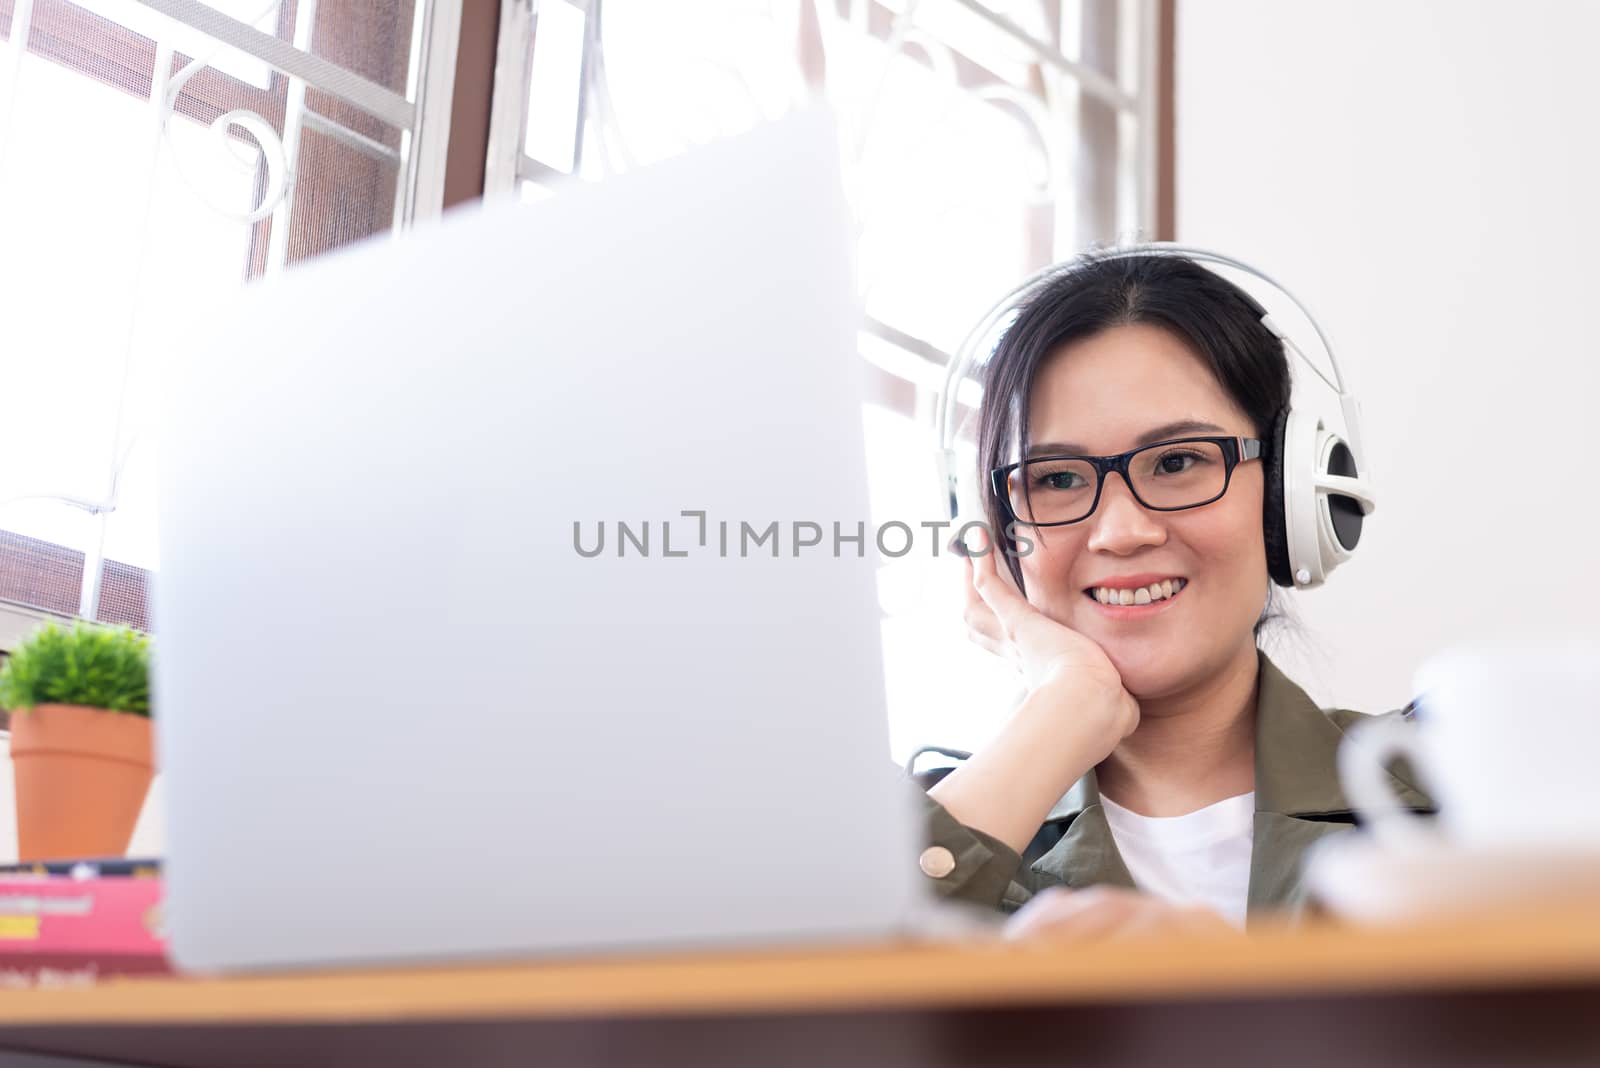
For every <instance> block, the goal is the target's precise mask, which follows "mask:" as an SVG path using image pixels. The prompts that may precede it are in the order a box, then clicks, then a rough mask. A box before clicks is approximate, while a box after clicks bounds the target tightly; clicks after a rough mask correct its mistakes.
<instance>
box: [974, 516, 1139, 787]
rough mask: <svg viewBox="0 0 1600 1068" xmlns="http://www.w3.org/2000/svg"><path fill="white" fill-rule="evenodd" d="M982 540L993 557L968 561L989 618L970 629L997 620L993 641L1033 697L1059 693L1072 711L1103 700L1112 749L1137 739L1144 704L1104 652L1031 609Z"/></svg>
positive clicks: (977, 618) (979, 616)
mask: <svg viewBox="0 0 1600 1068" xmlns="http://www.w3.org/2000/svg"><path fill="white" fill-rule="evenodd" d="M979 536H980V537H983V538H985V540H984V541H983V542H982V543H981V545H980V546H979V547H978V550H979V551H983V550H985V549H987V550H988V551H985V552H983V554H982V555H981V556H979V555H976V554H975V555H973V556H970V557H968V559H967V565H968V567H969V568H970V569H971V571H972V588H973V590H974V592H975V593H976V594H977V596H978V599H979V600H980V601H981V602H982V604H983V606H984V607H985V608H986V609H987V610H988V615H987V617H985V616H983V615H982V614H980V613H977V612H975V611H970V610H969V612H968V613H967V625H968V626H969V627H970V628H973V629H974V630H976V629H977V621H988V620H992V624H988V623H986V625H990V626H992V635H991V636H992V640H993V641H994V642H995V643H996V644H997V645H998V646H1000V647H1001V648H1002V649H1003V650H1005V654H1004V655H1008V656H1011V657H1012V658H1014V659H1015V660H1016V662H1017V666H1018V668H1019V669H1020V670H1021V672H1022V678H1023V681H1024V682H1025V683H1026V685H1027V687H1028V692H1029V694H1040V693H1051V692H1053V693H1057V694H1059V695H1060V696H1061V697H1062V699H1063V702H1064V703H1066V704H1068V705H1070V706H1072V707H1083V706H1084V704H1085V698H1086V697H1090V696H1094V697H1103V698H1105V699H1106V701H1104V702H1100V701H1096V702H1093V703H1094V704H1106V703H1109V707H1110V711H1111V714H1112V717H1113V720H1114V723H1113V724H1112V726H1113V727H1114V729H1115V737H1114V738H1112V739H1111V743H1112V745H1115V744H1116V742H1118V741H1121V740H1122V739H1123V738H1126V737H1127V736H1128V735H1130V734H1132V733H1133V731H1134V728H1135V727H1137V726H1138V725H1139V702H1138V701H1136V700H1134V697H1133V695H1132V694H1130V693H1129V692H1128V691H1127V688H1126V687H1124V686H1123V685H1122V676H1121V674H1120V673H1119V672H1118V671H1117V668H1116V665H1114V664H1112V663H1111V659H1110V657H1108V656H1106V653H1105V650H1104V649H1102V648H1100V646H1099V645H1098V644H1097V643H1096V642H1095V641H1094V640H1093V639H1091V638H1088V637H1085V636H1084V635H1082V634H1080V633H1078V632H1077V631H1075V630H1073V629H1072V628H1071V627H1068V626H1066V625H1065V624H1062V623H1058V622H1056V621H1055V620H1053V619H1051V618H1050V617H1049V616H1047V615H1045V614H1044V613H1043V612H1041V611H1039V610H1038V609H1037V608H1035V607H1034V606H1033V605H1032V604H1030V603H1029V602H1028V599H1027V598H1025V597H1023V596H1022V594H1021V593H1020V592H1019V591H1018V590H1017V587H1016V584H1015V583H1013V582H1012V581H1011V578H1010V575H1009V574H1008V573H1007V570H1008V569H1005V568H1002V567H1001V565H1000V563H999V556H1000V550H999V549H993V548H990V546H989V543H988V541H987V539H986V535H985V534H983V533H982V532H980V535H979ZM975 640H976V639H975ZM1107 751H1108V752H1109V749H1108V750H1107ZM1102 756H1103V754H1102Z"/></svg>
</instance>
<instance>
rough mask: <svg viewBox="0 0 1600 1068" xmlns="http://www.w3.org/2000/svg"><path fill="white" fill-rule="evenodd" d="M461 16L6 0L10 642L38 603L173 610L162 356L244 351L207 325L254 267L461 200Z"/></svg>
mask: <svg viewBox="0 0 1600 1068" xmlns="http://www.w3.org/2000/svg"><path fill="white" fill-rule="evenodd" d="M461 17H462V12H461V0H278V2H273V3H267V2H263V0H212V2H210V3H202V2H200V0H82V2H80V3H69V2H66V0H0V33H3V34H4V42H3V44H0V49H3V51H0V245H3V247H4V249H5V255H4V257H0V302H3V306H4V316H3V320H4V326H3V328H0V329H3V332H4V333H3V348H0V381H3V382H4V383H5V394H4V395H5V398H6V402H7V403H5V404H4V405H3V407H0V602H10V605H9V606H7V605H5V604H0V607H4V608H6V609H7V611H6V612H5V613H3V616H0V647H3V646H4V645H5V644H8V639H12V638H14V637H15V631H16V629H17V623H16V621H17V620H19V619H26V618H30V617H32V616H33V615H34V614H35V612H37V611H43V612H48V613H55V614H59V615H63V616H70V615H83V616H86V617H89V618H95V619H101V620H106V621H114V622H122V623H129V624H132V625H134V626H137V627H140V628H144V629H148V628H149V627H150V619H149V608H148V598H147V593H148V585H149V581H150V576H151V574H152V573H153V572H154V570H155V569H156V568H157V567H158V566H159V560H158V559H157V555H156V545H155V513H154V500H153V495H154V483H155V475H156V472H155V470H154V463H155V458H154V450H153V448H152V447H151V446H150V444H149V440H148V438H149V435H147V434H146V433H145V431H146V428H147V427H148V426H149V424H150V422H151V420H152V418H153V416H154V406H155V399H156V398H155V391H154V384H155V382H156V378H157V375H158V373H159V370H160V366H161V361H162V359H163V358H164V357H165V356H166V355H167V354H168V353H170V352H172V351H174V350H176V349H181V348H187V347H189V346H193V345H196V344H199V345H203V346H205V347H207V348H208V349H214V350H215V352H216V354H217V358H219V359H225V358H226V353H227V346H228V337H227V336H226V334H222V335H219V336H216V337H209V338H196V337H194V336H192V334H189V333H186V331H191V330H193V329H196V328H197V327H195V326H194V325H193V324H196V323H198V322H203V321H204V319H203V317H200V316H197V315H196V314H195V312H196V311H197V309H200V308H203V307H204V306H206V305H208V304H210V303H212V302H214V301H217V300H219V299H221V298H223V297H225V296H226V295H227V294H228V293H229V292H230V291H232V290H233V289H235V288H237V287H238V286H239V285H240V284H241V283H243V282H246V281H248V280H251V279H256V278H261V277H264V276H268V275H271V274H273V273H275V272H277V271H281V270H285V269H287V268H290V267H292V266H293V265H294V264H295V263H297V262H299V261H301V260H304V259H307V258H309V257H312V256H315V255H318V254H319V253H321V252H324V251H327V250H329V249H332V248H336V247H338V246H340V245H343V244H346V243H348V242H351V241H355V240H358V239H361V238H366V237H370V236H372V235H375V234H381V233H384V232H386V231H389V230H391V229H393V228H395V227H397V226H404V225H406V224H407V223H409V222H410V221H412V220H414V219H417V218H421V217H424V216H427V215H429V214H434V213H437V212H438V211H439V209H440V205H441V203H442V199H443V189H444V178H445V175H444V163H445V155H446V148H447V138H446V136H445V135H446V134H447V133H448V130H449V111H450V103H451V88H452V84H453V79H454V76H455V62H456V54H455V53H456V45H457V40H458V33H459V29H460V26H461ZM229 329H240V330H245V329H249V324H247V323H241V324H236V325H230V327H229ZM18 606H21V607H25V608H27V609H31V610H35V612H23V611H20V610H19V609H18Z"/></svg>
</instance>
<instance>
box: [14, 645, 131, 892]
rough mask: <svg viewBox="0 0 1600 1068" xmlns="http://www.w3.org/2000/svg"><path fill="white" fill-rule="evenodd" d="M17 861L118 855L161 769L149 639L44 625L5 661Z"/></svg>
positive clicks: (121, 851) (121, 852) (126, 842)
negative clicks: (153, 726) (156, 753)
mask: <svg viewBox="0 0 1600 1068" xmlns="http://www.w3.org/2000/svg"><path fill="white" fill-rule="evenodd" d="M0 708H5V709H8V710H9V711H10V713H11V760H12V765H13V771H14V778H15V782H16V795H17V854H18V859H20V860H57V859H68V858H75V857H104V856H120V855H122V854H124V853H126V852H127V849H128V841H129V839H131V838H132V837H133V827H134V824H135V823H136V822H138V819H139V811H140V809H142V808H143V807H144V799H145V795H146V794H147V793H149V790H150V780H151V778H152V777H153V776H154V774H155V767H154V765H155V761H154V757H153V754H152V748H153V746H152V742H151V735H150V639H149V638H147V637H145V636H143V635H141V634H138V633H137V632H135V631H133V630H130V629H127V628H125V627H123V628H118V627H105V626H99V625H96V624H90V623H82V622H79V623H76V624H74V625H73V627H72V629H70V630H65V629H63V628H62V627H60V626H58V625H56V624H54V623H47V624H45V625H44V626H42V627H40V628H39V629H37V630H35V631H34V633H33V634H32V635H30V636H29V637H28V638H27V639H26V640H25V641H24V642H23V643H22V644H21V645H19V646H18V647H17V648H16V649H15V650H13V651H12V653H11V656H10V659H8V660H7V661H6V662H5V665H4V666H3V667H0Z"/></svg>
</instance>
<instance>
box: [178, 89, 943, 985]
mask: <svg viewBox="0 0 1600 1068" xmlns="http://www.w3.org/2000/svg"><path fill="white" fill-rule="evenodd" d="M835 139H836V134H835V131H834V127H833V123H832V120H831V118H830V117H829V116H828V114H827V113H826V112H825V111H813V112H809V113H804V114H801V115H798V116H795V117H792V118H790V119H786V120H784V121H781V122H778V123H774V124H771V125H767V126H764V127H761V128H759V129H756V130H754V131H753V132H750V133H748V134H746V135H744V136H741V137H737V138H733V139H729V140H726V141H723V142H719V143H716V144H712V145H710V146H707V147H703V148H700V149H698V150H696V151H695V152H693V153H691V154H689V155H687V156H685V157H682V158H678V159H675V160H672V161H669V162H665V163H662V164H660V165H658V166H655V167H652V168H649V169H646V170H641V171H638V172H634V173H629V174H625V175H622V176H620V177H617V178H615V179H612V180H610V181H607V182H605V183H604V184H602V185H598V186H585V187H579V188H573V189H570V190H567V191H564V192H562V193H561V194H560V195H559V196H557V197H555V198H553V199H551V200H549V201H547V202H544V203H540V204H532V205H524V204H500V205H494V206H490V207H488V208H481V209H473V210H469V211H466V212H461V213H457V214H454V215H453V216H448V217H447V218H446V219H445V220H444V221H443V222H442V223H440V224H438V225H437V226H435V227H433V228H431V229H428V230H425V231H414V232H412V233H411V234H409V235H407V236H406V237H405V238H404V239H402V240H396V241H381V242H372V243H369V244H367V245H365V246H363V247H358V248H355V249H352V250H348V251H345V252H342V253H338V254H333V255H329V256H327V257H324V258H322V259H321V260H318V261H316V262H314V263H310V264H308V265H306V266H304V267H301V268H297V269H295V270H293V271H292V272H290V273H289V274H288V275H287V276H285V277H284V278H282V279H281V280H278V281H274V282H269V283H263V284H260V285H257V286H255V287H252V288H251V289H250V290H249V291H247V293H246V294H245V295H244V296H243V297H242V298H241V300H242V303H241V304H240V305H239V307H237V308H236V309H234V310H233V311H232V312H231V313H230V314H229V315H228V316H227V317H226V318H225V319H224V321H223V323H222V326H221V332H220V333H219V334H215V335H213V343H212V344H211V345H210V346H209V347H208V349H207V350H206V351H200V352H196V353H194V354H192V355H191V356H190V358H188V359H187V360H183V361H180V362H181V364H182V366H181V368H180V369H179V370H178V371H177V372H176V373H175V374H174V375H173V378H172V382H171V384H170V388H169V389H168V391H167V396H168V410H167V413H166V421H165V424H166V426H165V441H164V443H163V461H162V462H163V471H162V477H163V486H162V491H161V494H162V495H161V507H162V513H161V518H162V521H161V574H160V581H159V584H158V587H157V590H156V603H155V609H156V625H157V631H158V635H159V637H158V649H159V652H158V655H157V659H156V666H155V685H156V703H157V719H156V723H157V730H158V745H159V755H160V762H161V766H162V770H163V774H164V778H165V801H166V813H165V816H166V822H167V832H166V841H167V845H168V857H167V861H166V872H167V876H168V918H169V923H170V930H171V948H172V952H173V954H174V958H175V960H176V962H177V963H178V964H179V966H181V967H183V968H186V969H191V970H202V971H230V970H254V969H271V968H281V967H306V966H317V965H346V964H348V965H365V964H375V963H384V962H399V961H428V960H443V959H463V958H485V957H514V956H527V955H539V954H569V953H588V952H604V951H616V950H620V949H628V950H636V949H645V948H651V947H662V948H678V947H713V946H725V945H731V944H739V945H747V944H750V943H752V942H759V943H765V944H772V943H782V942H789V941H794V940H799V939H823V940H834V941H838V940H845V941H848V940H854V939H863V938H873V937H879V936H882V935H885V934H889V933H892V932H896V931H901V930H905V929H906V928H907V926H908V919H907V918H908V916H911V915H914V914H915V913H916V912H917V911H918V905H919V902H921V901H923V894H924V893H925V891H924V888H923V887H922V886H921V882H922V880H921V879H920V877H919V876H918V874H917V868H916V863H915V857H916V855H917V852H916V850H917V846H916V844H915V843H916V840H917V837H918V833H917V831H916V828H915V825H914V819H915V817H914V811H913V808H914V806H913V805H912V803H911V797H910V795H909V794H910V791H909V788H908V786H907V784H906V783H905V782H904V781H903V780H902V779H901V778H900V777H899V776H898V775H897V774H896V772H895V769H894V767H893V765H892V763H891V761H890V755H889V746H888V731H887V725H886V720H885V704H884V701H885V699H884V684H883V676H882V666H881V662H880V652H881V650H880V636H879V623H878V621H879V609H878V607H877V601H876V594H875V587H874V567H875V561H874V555H875V554H874V551H873V541H872V537H873V527H872V525H871V523H870V521H869V519H868V511H867V488H866V474H865V461H864V454H863V428H862V419H861V400H862V382H861V379H862V369H861V365H860V360H859V358H858V356H857V355H856V350H855V324H856V311H855V301H854V297H853V289H852V283H851V265H850V253H849V249H850V241H851V235H850V224H849V219H848V213H847V210H846V205H845V202H844V198H843V194H842V192H841V187H840V178H839V162H838V158H837V151H836V146H835ZM863 523H864V524H866V538H865V540H864V544H863V543H856V542H853V541H851V540H849V539H850V535H853V534H855V533H856V532H857V531H858V529H859V526H858V525H859V524H863ZM834 524H838V532H839V533H840V534H841V535H843V540H842V541H836V540H835V526H834ZM818 531H820V532H821V538H820V544H811V543H813V542H815V541H817V532H818Z"/></svg>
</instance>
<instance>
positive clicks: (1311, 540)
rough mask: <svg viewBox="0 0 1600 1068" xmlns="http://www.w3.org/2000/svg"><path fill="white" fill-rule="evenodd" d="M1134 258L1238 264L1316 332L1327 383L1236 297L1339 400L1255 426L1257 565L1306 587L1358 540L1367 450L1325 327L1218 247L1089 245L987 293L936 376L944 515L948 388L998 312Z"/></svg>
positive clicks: (954, 487)
mask: <svg viewBox="0 0 1600 1068" xmlns="http://www.w3.org/2000/svg"><path fill="white" fill-rule="evenodd" d="M1137 256H1169V257H1174V258H1178V259H1185V260H1189V261H1191V262H1194V263H1200V264H1215V265H1218V266H1222V267H1231V268H1233V269H1235V270H1238V271H1243V272H1244V273H1246V274H1249V275H1252V276H1254V277H1256V278H1259V279H1260V280H1261V281H1263V282H1265V283H1267V284H1268V285H1270V286H1271V287H1272V288H1273V289H1275V290H1277V291H1278V292H1279V293H1281V294H1283V296H1285V297H1286V298H1288V299H1289V301H1290V302H1292V303H1293V304H1294V305H1295V307H1297V308H1299V309H1300V311H1301V312H1302V313H1303V314H1304V315H1305V317H1306V319H1307V321H1308V322H1310V324H1311V328H1312V329H1313V330H1315V331H1316V334H1317V340H1318V342H1319V343H1320V344H1321V346H1322V350H1323V351H1324V352H1326V353H1327V354H1328V362H1329V364H1330V365H1331V366H1332V368H1333V380H1332V381H1329V379H1328V377H1327V376H1326V375H1324V374H1323V373H1322V370H1321V368H1319V367H1317V365H1316V364H1314V363H1312V362H1311V361H1310V359H1308V358H1307V357H1306V355H1305V353H1304V352H1303V351H1302V350H1301V349H1300V347H1299V346H1298V345H1296V344H1295V343H1294V341H1293V340H1292V339H1290V337H1289V336H1288V334H1286V333H1285V332H1284V331H1283V330H1282V329H1281V328H1280V327H1279V326H1278V324H1277V323H1275V322H1273V320H1272V316H1271V315H1269V314H1267V311H1266V309H1265V308H1262V307H1261V305H1260V304H1259V303H1258V302H1257V301H1256V300H1255V298H1253V297H1250V296H1249V294H1245V296H1246V299H1247V300H1249V301H1250V303H1251V304H1252V305H1253V306H1254V307H1255V309H1256V310H1257V311H1258V312H1260V313H1261V325H1262V326H1264V327H1266V328H1267V329H1268V330H1269V331H1271V333H1272V335H1273V336H1274V337H1276V338H1278V339H1279V340H1280V341H1282V342H1283V344H1284V346H1285V347H1286V348H1288V349H1289V350H1290V351H1292V352H1293V353H1294V354H1295V355H1297V356H1299V357H1300V360H1301V361H1302V362H1303V363H1304V364H1305V365H1306V366H1307V367H1309V368H1311V370H1312V372H1313V373H1314V374H1316V376H1317V377H1318V378H1320V379H1322V381H1323V382H1324V383H1326V384H1327V385H1328V387H1329V388H1330V389H1332V390H1333V391H1334V393H1335V394H1336V395H1337V396H1338V398H1339V413H1338V418H1330V415H1332V412H1331V408H1329V409H1323V410H1311V411H1307V410H1305V409H1304V407H1303V406H1302V407H1295V406H1292V405H1291V406H1289V407H1287V408H1285V410H1284V412H1283V413H1282V415H1280V416H1279V418H1278V420H1277V423H1276V425H1274V426H1272V427H1270V428H1263V432H1264V436H1265V445H1264V446H1263V450H1262V460H1263V467H1264V470H1265V474H1266V479H1265V484H1266V500H1265V507H1264V509H1263V516H1262V521H1263V530H1264V533H1265V536H1266V546H1267V569H1268V571H1269V572H1270V573H1271V575H1272V578H1273V580H1274V581H1275V582H1277V583H1278V584H1279V585H1281V586H1294V587H1296V588H1299V589H1310V588H1312V587H1314V586H1319V585H1321V584H1322V582H1323V581H1324V580H1325V579H1326V578H1327V577H1328V574H1329V573H1330V572H1331V571H1333V569H1334V568H1336V567H1338V566H1339V565H1340V564H1342V563H1344V562H1345V561H1346V560H1348V559H1350V557H1351V555H1352V554H1353V553H1354V551H1355V548H1356V543H1357V542H1358V541H1360V540H1361V524H1362V520H1363V519H1364V518H1365V517H1366V516H1367V515H1369V514H1371V512H1372V510H1373V508H1374V507H1376V500H1375V497H1374V491H1373V488H1372V482H1371V473H1370V469H1369V467H1368V464H1367V455H1366V451H1365V450H1364V449H1363V447H1362V443H1361V416H1360V411H1359V406H1358V403H1357V401H1356V398H1355V395H1354V394H1353V393H1351V392H1350V391H1349V390H1347V389H1346V388H1345V384H1344V375H1343V374H1341V373H1340V370H1339V361H1338V359H1337V357H1335V356H1334V353H1333V346H1332V345H1330V344H1329V343H1328V337H1327V335H1326V334H1325V333H1323V330H1322V327H1321V326H1319V325H1318V324H1317V320H1316V317H1315V316H1314V315H1312V314H1311V309H1309V308H1307V307H1306V305H1305V302H1304V301H1302V300H1300V299H1299V298H1298V297H1296V296H1295V295H1294V294H1293V293H1291V292H1290V291H1289V290H1288V289H1286V288H1284V286H1282V285H1281V284H1279V283H1278V282H1276V281H1274V280H1273V279H1272V278H1271V277H1270V276H1269V275H1267V274H1266V273H1265V272H1263V271H1260V270H1258V269H1256V268H1255V267H1252V266H1250V265H1249V264H1248V263H1244V262H1242V261H1240V260H1236V259H1234V258H1233V257H1232V256H1224V255H1222V254H1221V253H1218V252H1211V251H1209V250H1207V249H1202V248H1194V247H1192V246H1189V245H1179V244H1175V243H1173V242H1170V241H1153V242H1147V243H1144V244H1137V245H1124V246H1121V247H1117V248H1110V249H1103V250H1094V251H1091V252H1087V253H1085V254H1083V255H1082V256H1079V257H1076V258H1074V259H1071V260H1066V261H1064V262H1061V263H1056V264H1052V265H1051V266H1049V267H1046V268H1045V269H1044V270H1042V271H1039V272H1038V273H1036V274H1034V275H1033V276H1032V277H1030V278H1029V279H1027V280H1026V281H1025V282H1023V283H1022V284H1021V285H1019V286H1017V287H1016V288H1015V289H1013V290H1011V292H1009V293H1007V294H1006V295H1005V296H1004V297H1002V298H1001V299H1000V300H998V301H996V302H995V304H994V306H993V307H991V308H990V309H989V311H988V312H987V313H986V314H985V315H984V316H983V318H982V319H980V320H979V321H978V323H977V325H975V326H974V327H973V328H972V330H970V331H969V332H968V333H967V336H966V337H965V338H964V339H962V342H961V344H960V346H959V347H958V348H957V349H956V352H955V355H954V356H953V357H952V358H951V360H950V363H949V365H948V366H947V367H946V368H945V373H944V383H943V386H942V387H941V390H940V395H939V398H938V404H937V405H936V407H935V410H934V422H935V431H936V432H937V435H938V441H939V448H938V454H937V457H936V459H937V462H938V465H939V474H940V485H941V489H942V490H943V492H944V493H945V494H947V495H948V498H949V505H950V515H951V518H952V519H954V518H956V517H957V514H958V511H959V506H960V505H959V489H960V486H959V482H958V479H957V476H956V457H955V433H956V431H955V424H956V409H957V406H958V401H957V396H956V391H957V390H958V389H959V388H960V386H961V383H962V382H963V381H964V380H965V379H966V376H967V374H968V373H969V372H970V371H971V370H972V367H973V365H974V363H976V362H977V353H978V349H979V346H980V345H981V344H982V343H983V342H984V341H985V339H988V338H990V337H991V335H992V334H993V333H994V331H995V329H996V327H998V326H999V325H1000V323H1001V321H1002V320H1004V319H1005V318H1007V317H1008V316H1010V315H1012V314H1014V313H1015V312H1016V311H1018V310H1019V308H1020V307H1021V306H1022V305H1023V304H1024V303H1025V302H1026V301H1027V300H1028V299H1030V298H1032V297H1033V296H1035V295H1036V294H1037V293H1039V292H1040V291H1042V290H1043V289H1044V288H1045V287H1047V286H1049V285H1050V284H1051V283H1054V282H1056V281H1058V280H1060V279H1062V278H1065V277H1068V276H1070V275H1073V274H1076V273H1078V272H1079V271H1081V270H1083V269H1085V268H1086V267H1089V266H1092V265H1093V264H1097V263H1103V262H1106V261H1109V260H1122V259H1130V258H1133V257H1137ZM1240 292H1243V290H1242V289H1241V290H1240ZM990 351H991V352H992V342H991V348H990ZM980 484H981V483H980Z"/></svg>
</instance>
